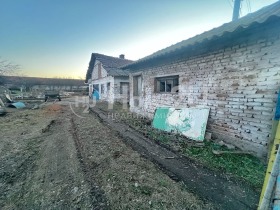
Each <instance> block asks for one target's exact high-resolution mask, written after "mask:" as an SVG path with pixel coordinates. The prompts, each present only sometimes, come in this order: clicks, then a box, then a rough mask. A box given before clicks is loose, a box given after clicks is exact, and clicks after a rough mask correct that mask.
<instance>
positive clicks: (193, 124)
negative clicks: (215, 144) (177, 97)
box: [152, 107, 209, 141]
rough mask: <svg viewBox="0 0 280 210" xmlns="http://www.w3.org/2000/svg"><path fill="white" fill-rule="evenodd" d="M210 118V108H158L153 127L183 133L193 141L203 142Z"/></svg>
mask: <svg viewBox="0 0 280 210" xmlns="http://www.w3.org/2000/svg"><path fill="white" fill-rule="evenodd" d="M208 116H209V108H182V109H175V108H171V107H158V108H157V109H156V111H155V115H154V119H153V124H152V125H153V127H154V128H157V129H160V130H164V131H168V132H177V133H181V134H183V135H184V136H186V137H188V138H190V139H192V140H196V141H203V140H204V136H205V131H206V125H207V120H208Z"/></svg>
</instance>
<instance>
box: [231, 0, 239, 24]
mask: <svg viewBox="0 0 280 210" xmlns="http://www.w3.org/2000/svg"><path fill="white" fill-rule="evenodd" d="M240 4H241V0H235V1H234V8H233V14H232V21H235V20H238V18H239V10H240Z"/></svg>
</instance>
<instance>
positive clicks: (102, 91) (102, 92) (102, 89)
mask: <svg viewBox="0 0 280 210" xmlns="http://www.w3.org/2000/svg"><path fill="white" fill-rule="evenodd" d="M101 94H104V85H103V84H102V85H101Z"/></svg>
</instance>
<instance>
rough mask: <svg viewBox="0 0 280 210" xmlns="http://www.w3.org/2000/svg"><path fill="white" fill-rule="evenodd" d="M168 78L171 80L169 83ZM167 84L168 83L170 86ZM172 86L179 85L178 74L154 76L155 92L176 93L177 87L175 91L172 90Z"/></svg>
mask: <svg viewBox="0 0 280 210" xmlns="http://www.w3.org/2000/svg"><path fill="white" fill-rule="evenodd" d="M168 80H169V81H168ZM170 80H171V81H172V82H171V83H170ZM163 83H164V91H163V90H162V84H163ZM168 83H169V84H168ZM168 85H170V87H169V86H168ZM174 87H179V75H170V76H162V77H155V78H154V92H155V93H178V92H179V89H178V90H176V91H172V89H173V88H174Z"/></svg>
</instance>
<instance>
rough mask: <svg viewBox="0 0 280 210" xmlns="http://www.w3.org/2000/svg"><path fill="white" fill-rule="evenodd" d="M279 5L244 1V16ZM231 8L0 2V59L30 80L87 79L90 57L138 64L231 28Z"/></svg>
mask: <svg viewBox="0 0 280 210" xmlns="http://www.w3.org/2000/svg"><path fill="white" fill-rule="evenodd" d="M276 1H277V0H243V1H242V9H241V15H242V16H244V15H246V14H248V12H250V11H251V12H254V11H256V10H258V9H260V8H262V7H264V6H267V5H269V4H272V3H274V2H276ZM248 5H250V7H249V6H248ZM232 6H233V1H232V0H195V1H194V0H0V17H1V18H0V57H1V59H2V60H3V59H5V60H9V61H11V62H13V63H15V64H19V65H20V66H21V69H22V74H24V75H27V76H41V77H75V78H79V77H81V78H84V77H85V74H86V70H87V67H88V63H89V60H90V56H91V53H92V52H96V53H102V54H106V55H110V56H115V57H118V56H119V55H120V54H125V56H126V58H128V59H132V60H137V59H140V58H142V57H145V56H147V55H150V54H151V53H153V52H155V51H158V50H160V49H162V48H165V47H168V46H169V45H172V44H175V43H177V42H179V41H182V40H185V39H188V38H190V37H193V36H195V35H197V34H200V33H202V32H204V31H207V30H210V29H212V28H214V27H218V26H220V25H222V24H223V23H226V22H230V21H231V18H232V10H233V8H232Z"/></svg>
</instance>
